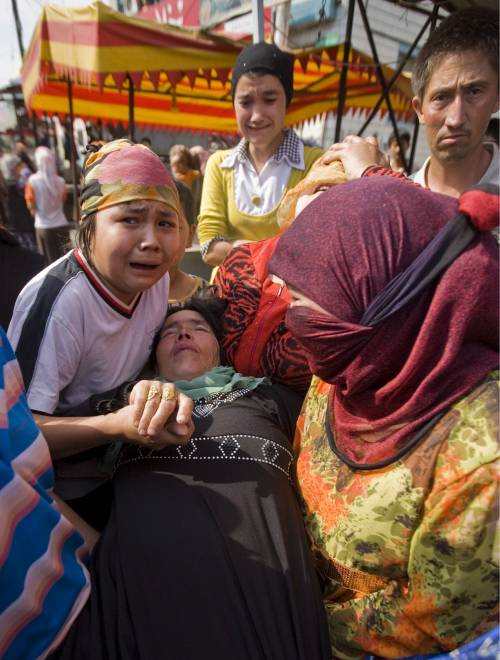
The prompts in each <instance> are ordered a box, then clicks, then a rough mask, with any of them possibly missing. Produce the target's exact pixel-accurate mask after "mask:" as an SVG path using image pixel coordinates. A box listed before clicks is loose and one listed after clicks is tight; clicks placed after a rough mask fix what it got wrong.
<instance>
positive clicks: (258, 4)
mask: <svg viewBox="0 0 500 660" xmlns="http://www.w3.org/2000/svg"><path fill="white" fill-rule="evenodd" d="M252 23H253V42H254V44H258V43H259V42H261V41H264V0H252Z"/></svg>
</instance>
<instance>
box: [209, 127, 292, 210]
mask: <svg viewBox="0 0 500 660" xmlns="http://www.w3.org/2000/svg"><path fill="white" fill-rule="evenodd" d="M247 144H248V143H247V141H246V140H245V139H242V140H240V142H239V143H238V145H237V146H236V147H235V148H234V149H233V150H232V151H231V153H230V154H229V155H228V156H226V158H225V159H224V160H223V161H222V163H221V164H220V167H221V168H223V169H234V194H235V203H236V207H237V208H238V209H239V210H240V211H241V212H242V213H247V214H248V215H256V216H258V215H265V214H266V213H269V212H270V211H272V210H273V209H274V208H276V206H277V204H278V202H279V200H280V199H281V197H282V196H283V192H284V190H285V188H286V185H287V183H288V179H289V177H290V173H291V170H292V167H293V168H295V169H299V170H303V169H304V167H305V164H304V144H303V142H302V140H300V138H299V137H298V136H297V134H296V133H295V131H293V130H292V129H288V130H286V131H285V137H284V139H283V141H282V143H281V144H280V146H279V147H278V150H277V151H276V153H275V154H273V155H272V156H271V158H270V159H269V160H268V161H267V163H266V164H265V165H264V167H263V168H262V170H261V171H260V172H259V173H257V172H256V170H255V167H254V166H253V164H252V162H251V161H250V159H249V158H248V150H247Z"/></svg>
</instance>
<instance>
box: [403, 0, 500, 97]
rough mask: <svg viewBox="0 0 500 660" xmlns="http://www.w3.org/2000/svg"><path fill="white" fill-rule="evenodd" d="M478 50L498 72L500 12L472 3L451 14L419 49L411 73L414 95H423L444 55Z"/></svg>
mask: <svg viewBox="0 0 500 660" xmlns="http://www.w3.org/2000/svg"><path fill="white" fill-rule="evenodd" d="M464 51H477V52H481V53H484V55H485V57H486V58H487V59H488V61H489V63H490V65H491V66H492V67H493V69H494V70H495V71H496V72H497V73H498V12H497V11H495V10H493V9H483V8H480V7H471V8H469V9H463V10H462V11H457V12H455V13H454V14H451V15H450V16H448V17H447V18H445V19H444V21H442V23H440V25H439V26H438V27H437V28H436V29H435V30H434V32H433V33H432V34H431V35H430V37H429V39H428V40H427V41H426V43H425V45H424V47H423V48H422V50H421V51H420V52H419V54H418V57H417V59H416V62H415V68H414V70H413V75H412V81H411V84H412V88H413V93H414V94H415V96H418V98H419V99H420V100H422V99H423V96H424V92H425V88H426V87H427V83H428V82H429V79H430V77H431V76H432V74H433V73H434V71H435V69H436V66H437V65H438V64H439V63H440V61H441V59H442V58H443V57H446V56H447V55H453V54H456V53H462V52H464Z"/></svg>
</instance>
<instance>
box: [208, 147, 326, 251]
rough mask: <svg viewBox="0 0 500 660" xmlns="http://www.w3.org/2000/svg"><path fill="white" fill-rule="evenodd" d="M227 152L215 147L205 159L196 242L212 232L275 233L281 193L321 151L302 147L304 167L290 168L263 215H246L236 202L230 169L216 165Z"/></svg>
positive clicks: (238, 235)
mask: <svg viewBox="0 0 500 660" xmlns="http://www.w3.org/2000/svg"><path fill="white" fill-rule="evenodd" d="M229 153H230V150H223V151H217V152H216V153H215V154H213V156H211V157H210V159H209V161H208V163H207V168H206V171H205V178H204V181H203V193H202V197H201V209H200V215H199V216H198V237H199V240H200V243H202V244H203V243H206V242H207V241H209V240H210V239H212V238H214V237H215V236H224V238H226V239H227V240H228V241H236V240H244V239H247V240H252V241H260V240H262V239H264V238H271V237H272V236H276V234H278V233H279V227H278V224H277V222H276V213H277V210H278V208H279V206H280V204H281V202H282V200H283V197H284V196H285V194H286V193H287V192H288V191H289V190H291V189H292V188H293V187H294V186H295V185H296V184H297V183H298V182H299V181H300V180H301V179H303V178H304V177H305V175H306V174H307V173H308V172H309V170H310V169H311V166H312V164H313V163H314V162H315V161H316V160H317V159H318V158H319V157H320V156H321V155H322V154H323V151H322V150H321V149H319V148H318V147H304V169H303V170H298V169H295V168H292V171H291V173H290V176H289V178H288V182H287V185H286V188H285V190H284V192H283V196H282V197H281V199H280V200H279V202H278V204H277V205H276V206H275V208H274V209H272V210H271V211H269V213H264V214H263V215H249V214H248V213H243V212H242V211H240V210H239V209H238V207H237V206H236V202H235V194H234V169H233V168H231V169H226V168H224V169H221V167H220V164H221V163H222V161H223V160H224V158H226V156H227V155H228V154H229Z"/></svg>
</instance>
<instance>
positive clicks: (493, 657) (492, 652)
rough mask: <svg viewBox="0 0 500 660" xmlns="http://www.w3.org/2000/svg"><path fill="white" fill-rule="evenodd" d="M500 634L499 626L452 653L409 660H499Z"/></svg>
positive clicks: (373, 659) (374, 659)
mask: <svg viewBox="0 0 500 660" xmlns="http://www.w3.org/2000/svg"><path fill="white" fill-rule="evenodd" d="M499 632H500V628H499V627H498V626H497V627H496V628H493V630H489V631H488V632H487V633H485V634H484V635H481V637H478V638H477V639H474V640H473V641H472V642H469V643H468V644H464V646H461V647H460V648H458V649H456V650H455V651H450V653H439V654H438V655H414V656H412V657H411V658H407V660H479V659H481V660H497V659H498V658H499V657H500V643H499V638H500V635H499ZM367 660H376V657H375V656H373V655H370V656H368V658H367Z"/></svg>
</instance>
